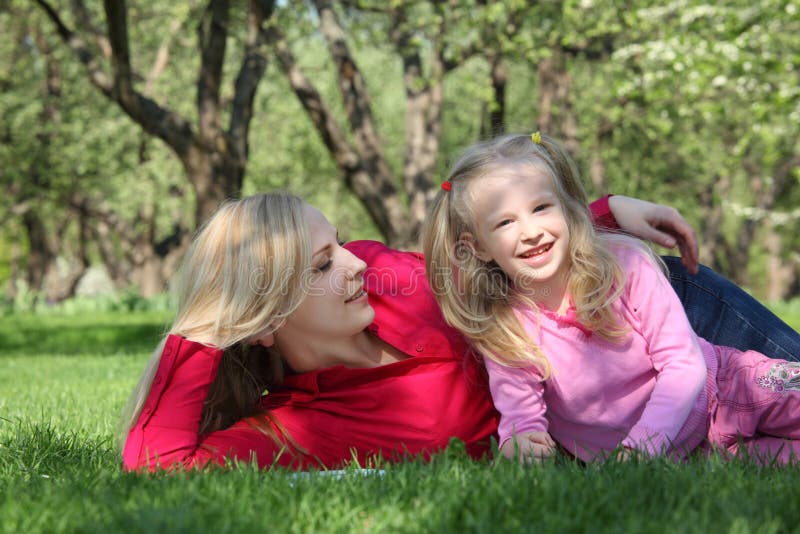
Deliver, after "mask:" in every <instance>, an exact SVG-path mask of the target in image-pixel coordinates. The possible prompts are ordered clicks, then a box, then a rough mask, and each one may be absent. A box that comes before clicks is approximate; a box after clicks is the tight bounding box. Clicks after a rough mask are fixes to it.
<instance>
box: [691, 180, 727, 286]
mask: <svg viewBox="0 0 800 534" xmlns="http://www.w3.org/2000/svg"><path fill="white" fill-rule="evenodd" d="M730 185H731V180H730V177H729V176H727V175H725V176H717V177H716V180H714V182H713V183H712V184H710V185H708V186H707V187H706V188H705V189H704V190H703V191H702V193H701V194H700V207H701V209H702V212H703V214H704V215H705V216H704V217H703V219H702V220H701V222H700V238H699V241H700V243H699V245H700V263H703V264H706V265H708V266H710V267H712V268H713V269H714V270H717V271H719V270H723V265H722V264H721V263H720V254H721V252H722V251H723V250H725V246H724V243H723V241H724V237H723V235H722V216H723V212H722V199H723V198H728V196H729V194H730Z"/></svg>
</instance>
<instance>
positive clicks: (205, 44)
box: [197, 0, 229, 146]
mask: <svg viewBox="0 0 800 534" xmlns="http://www.w3.org/2000/svg"><path fill="white" fill-rule="evenodd" d="M228 7H229V6H228V0H210V1H209V4H208V6H207V7H206V10H205V13H204V14H203V17H202V18H201V20H200V24H199V25H198V27H197V36H198V41H199V43H200V73H199V76H198V77H197V116H198V133H199V137H200V138H201V139H202V141H203V142H204V143H207V144H208V145H209V146H213V145H212V143H214V142H216V140H217V138H218V136H219V135H220V132H221V130H220V102H219V89H220V84H221V81H222V64H223V61H224V60H225V42H226V41H227V37H228Z"/></svg>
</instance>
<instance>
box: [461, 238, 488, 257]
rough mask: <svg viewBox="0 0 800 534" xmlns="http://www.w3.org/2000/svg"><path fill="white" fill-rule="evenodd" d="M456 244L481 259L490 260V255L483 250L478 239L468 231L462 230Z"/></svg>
mask: <svg viewBox="0 0 800 534" xmlns="http://www.w3.org/2000/svg"><path fill="white" fill-rule="evenodd" d="M458 246H459V247H463V249H464V250H467V251H469V253H470V254H472V255H473V256H475V257H476V258H478V259H479V260H481V261H485V262H489V261H492V257H491V255H489V253H488V252H486V251H485V250H483V248H482V247H481V245H480V243H479V242H478V240H477V239H476V238H475V236H474V235H473V234H471V233H470V232H462V233H461V235H460V236H458Z"/></svg>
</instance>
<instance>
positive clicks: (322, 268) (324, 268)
mask: <svg viewBox="0 0 800 534" xmlns="http://www.w3.org/2000/svg"><path fill="white" fill-rule="evenodd" d="M331 265H333V259H332V258H331V259H328V261H326V262H325V263H323V264H322V265H320V266H319V267H317V270H318V271H319V272H325V271H327V270H328V269H330V268H331Z"/></svg>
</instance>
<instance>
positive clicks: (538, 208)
mask: <svg viewBox="0 0 800 534" xmlns="http://www.w3.org/2000/svg"><path fill="white" fill-rule="evenodd" d="M549 207H550V204H539V205H538V206H536V207H535V208H533V213H536V212H539V211H544V210H546V209H547V208H549Z"/></svg>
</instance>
